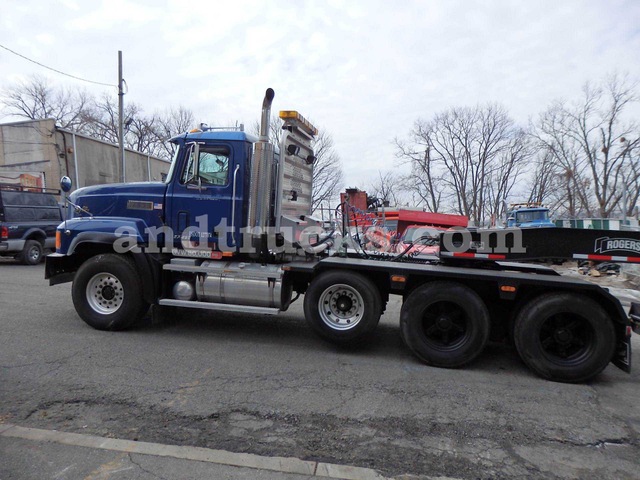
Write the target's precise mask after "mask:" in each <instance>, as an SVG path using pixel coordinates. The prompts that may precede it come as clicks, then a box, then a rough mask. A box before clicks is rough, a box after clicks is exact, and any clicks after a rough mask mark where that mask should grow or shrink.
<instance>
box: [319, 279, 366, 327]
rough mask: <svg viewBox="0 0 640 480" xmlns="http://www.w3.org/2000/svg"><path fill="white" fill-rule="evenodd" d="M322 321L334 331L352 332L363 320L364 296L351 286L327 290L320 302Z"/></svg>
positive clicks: (335, 286) (342, 285) (339, 285)
mask: <svg viewBox="0 0 640 480" xmlns="http://www.w3.org/2000/svg"><path fill="white" fill-rule="evenodd" d="M318 312H319V313H320V318H321V319H322V321H323V322H324V323H325V324H326V325H327V326H328V327H329V328H331V329H333V330H350V329H352V328H354V327H355V326H356V325H358V323H360V321H361V320H362V316H363V315H364V301H363V300H362V295H360V293H359V292H358V291H357V290H356V289H355V288H353V287H352V286H350V285H345V284H337V285H332V286H330V287H329V288H327V289H326V290H325V291H324V292H322V294H321V295H320V299H319V300H318Z"/></svg>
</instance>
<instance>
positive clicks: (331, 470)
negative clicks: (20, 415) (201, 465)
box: [0, 424, 385, 480]
mask: <svg viewBox="0 0 640 480" xmlns="http://www.w3.org/2000/svg"><path fill="white" fill-rule="evenodd" d="M0 436H2V437H11V438H21V439H23V440H32V441H36V442H53V443H60V444H63V445H72V446H76V447H88V448H99V449H102V450H111V451H117V452H127V453H137V454H141V455H155V456H158V457H171V458H179V459H183V460H193V461H199V462H208V463H217V464H221V465H230V466H234V467H244V468H255V469H259V470H271V471H275V472H282V473H294V474H300V475H308V476H317V477H325V478H335V479H343V480H384V478H385V477H383V476H382V475H380V474H379V473H378V472H376V471H375V470H372V469H370V468H362V467H352V466H348V465H335V464H331V463H323V462H313V461H308V460H301V459H299V458H294V457H266V456H261V455H254V454H250V453H235V452H227V451H225V450H213V449H210V448H202V447H186V446H179V445H163V444H161V443H149V442H134V441H132V440H121V439H116V438H106V437H97V436H94V435H84V434H80V433H67V432H59V431H57V430H42V429H39V428H28V427H19V426H17V425H11V424H2V425H0Z"/></svg>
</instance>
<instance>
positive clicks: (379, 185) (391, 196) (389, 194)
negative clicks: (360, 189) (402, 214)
mask: <svg viewBox="0 0 640 480" xmlns="http://www.w3.org/2000/svg"><path fill="white" fill-rule="evenodd" d="M367 192H368V193H369V194H370V195H371V196H372V197H376V198H377V199H379V200H381V201H388V202H389V203H390V204H391V205H394V206H401V205H405V204H406V201H405V198H404V195H403V193H404V187H403V186H402V177H401V176H400V175H397V174H396V173H394V172H391V171H389V172H385V173H382V171H380V170H378V178H377V179H376V180H374V181H373V182H372V183H371V185H369V188H367Z"/></svg>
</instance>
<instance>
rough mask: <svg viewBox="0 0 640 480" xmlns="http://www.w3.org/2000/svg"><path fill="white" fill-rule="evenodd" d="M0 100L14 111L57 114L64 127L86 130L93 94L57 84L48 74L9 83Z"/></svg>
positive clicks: (34, 115) (19, 114) (32, 114)
mask: <svg viewBox="0 0 640 480" xmlns="http://www.w3.org/2000/svg"><path fill="white" fill-rule="evenodd" d="M0 103H1V104H2V105H3V107H4V108H5V110H6V111H7V113H8V114H10V115H15V116H17V117H22V118H28V119H32V120H39V119H44V118H53V119H54V120H55V121H56V124H58V125H59V126H60V127H62V128H66V129H70V130H76V131H83V130H84V129H85V126H86V124H87V121H88V119H87V111H88V110H89V109H91V107H92V104H93V98H92V97H91V96H90V95H89V94H88V93H87V92H86V91H84V90H66V89H64V88H61V87H54V86H52V85H51V84H50V83H49V81H48V80H47V79H46V78H45V77H41V76H37V75H34V76H32V77H31V78H29V79H28V80H26V81H23V82H18V83H16V84H13V85H10V86H8V87H6V88H5V89H4V91H3V92H2V94H1V96H0Z"/></svg>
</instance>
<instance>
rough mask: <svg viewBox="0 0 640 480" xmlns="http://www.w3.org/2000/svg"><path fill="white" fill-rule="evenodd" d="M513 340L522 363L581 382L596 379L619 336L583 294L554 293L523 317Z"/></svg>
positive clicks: (561, 379)
mask: <svg viewBox="0 0 640 480" xmlns="http://www.w3.org/2000/svg"><path fill="white" fill-rule="evenodd" d="M513 340H514V342H515V344H516V349H517V350H518V353H519V354H520V358H522V360H523V361H524V363H526V364H527V366H528V367H529V368H530V369H531V370H533V371H534V372H536V373H537V374H538V375H540V376H541V377H544V378H547V379H549V380H554V381H558V382H569V383H578V382H584V381H587V380H589V379H590V378H593V377H594V376H596V375H597V374H598V373H600V372H601V371H602V370H604V368H605V367H606V366H607V365H608V364H609V362H610V361H611V359H612V358H613V355H614V353H615V346H616V334H615V330H614V326H613V323H612V321H611V319H610V318H609V315H607V312H606V311H605V310H604V309H603V308H602V307H601V306H600V305H599V304H598V303H596V302H594V301H593V300H591V299H590V298H587V297H585V296H582V295H575V294H570V293H550V294H546V295H542V296H540V297H537V298H534V299H533V300H531V301H530V302H529V303H527V304H526V305H525V306H524V307H523V308H522V310H521V311H520V313H519V314H518V316H517V318H516V321H515V326H514V332H513Z"/></svg>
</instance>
